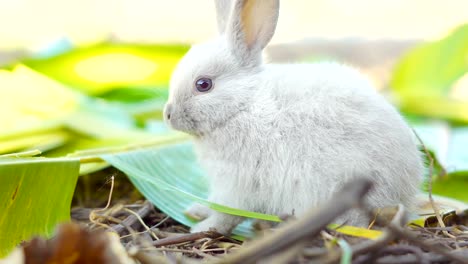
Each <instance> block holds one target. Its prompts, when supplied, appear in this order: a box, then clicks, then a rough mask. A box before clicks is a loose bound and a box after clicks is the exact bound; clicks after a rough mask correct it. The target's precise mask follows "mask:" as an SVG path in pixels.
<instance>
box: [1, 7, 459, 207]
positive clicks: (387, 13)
mask: <svg viewBox="0 0 468 264" xmlns="http://www.w3.org/2000/svg"><path fill="white" fill-rule="evenodd" d="M467 10H468V1H466V0H446V1H438V0H412V1H405V0H378V1H375V0H374V1H373V0H349V1H344V0H287V1H286V0H283V1H282V2H281V12H280V19H279V25H278V28H277V31H276V35H275V36H274V38H273V40H272V43H271V45H270V46H269V47H268V48H267V50H266V56H267V57H268V59H269V60H270V61H273V62H279V63H282V62H313V61H321V60H337V61H340V62H343V63H347V64H350V65H354V66H355V67H357V68H359V69H360V70H361V71H362V72H363V73H365V74H367V76H369V78H370V79H371V80H372V82H373V83H374V84H375V86H376V87H377V89H379V90H380V91H381V92H382V93H384V94H385V95H386V96H387V97H388V98H389V100H391V101H392V103H394V104H395V105H396V106H397V107H398V108H399V109H400V110H401V111H402V113H403V114H404V115H405V117H406V118H407V119H408V120H409V121H410V122H411V124H412V125H413V126H414V127H415V129H416V131H417V132H418V134H419V135H420V136H421V137H422V139H423V141H424V142H425V144H426V145H427V146H428V147H429V149H430V150H431V151H433V152H434V153H435V154H436V157H437V160H436V165H437V166H436V171H435V174H440V175H445V172H446V171H447V172H449V173H451V174H453V175H460V174H463V173H460V172H464V171H468V127H467V126H466V124H468V75H467V71H468V25H467V24H466V23H468V11H467ZM215 34H216V24H215V13H214V6H213V2H212V1H211V0H203V1H202V0H198V1H193V0H177V1H165V0H137V1H130V0H112V1H111V0H99V1H94V0H79V1H78V0H0V67H1V69H0V111H1V112H0V124H1V128H0V154H4V155H5V154H11V153H24V152H26V153H27V152H28V151H32V150H39V151H40V152H41V153H42V154H41V155H43V156H48V157H61V156H65V155H69V154H74V155H75V154H76V153H80V152H82V151H89V150H94V149H96V148H97V149H102V148H104V149H105V148H109V147H122V146H128V145H129V144H139V143H141V142H148V140H153V139H158V138H160V137H164V136H167V135H170V134H171V133H173V132H171V131H169V130H167V128H166V127H165V126H164V125H163V124H162V122H161V110H162V106H163V104H164V102H165V100H166V97H167V85H168V80H169V76H170V73H171V71H172V69H173V67H174V65H175V64H176V63H177V61H178V60H179V59H180V58H181V56H183V54H184V53H185V52H186V51H187V50H188V48H189V45H190V44H192V43H196V42H200V41H204V40H206V39H208V38H210V37H212V36H214V35H215ZM77 151H78V152H77ZM97 168H98V167H93V168H89V169H90V171H92V170H96V169H97ZM463 175H464V176H453V179H455V177H459V178H456V182H457V183H456V184H455V185H457V186H462V187H463V188H465V187H467V186H468V177H467V176H466V175H468V173H464V174H463ZM460 183H461V184H460ZM452 185H453V184H452ZM438 186H440V187H437V186H436V189H437V188H439V189H444V188H448V187H447V186H446V185H443V184H442V185H438ZM460 193H463V192H460ZM457 195H458V194H457ZM457 195H455V196H457ZM461 196H462V194H460V195H459V196H457V197H459V198H460V197H461ZM463 199H466V195H465V198H463Z"/></svg>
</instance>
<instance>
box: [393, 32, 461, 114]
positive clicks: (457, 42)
mask: <svg viewBox="0 0 468 264" xmlns="http://www.w3.org/2000/svg"><path fill="white" fill-rule="evenodd" d="M467 57H468V24H465V25H463V26H461V27H459V28H457V29H455V30H454V31H453V32H452V33H451V34H450V35H448V36H447V37H445V38H443V39H441V40H439V41H435V42H430V43H426V44H422V45H420V46H417V47H416V48H414V49H413V50H411V51H410V52H409V53H408V54H406V56H404V57H403V59H402V60H401V61H400V62H399V63H398V65H397V66H396V68H395V71H394V74H393V77H392V80H391V87H392V89H393V91H394V94H395V95H396V97H397V101H398V102H399V104H400V106H401V109H402V110H403V111H405V112H408V113H413V114H418V115H424V116H429V117H436V118H444V119H450V120H454V121H460V122H465V123H468V102H467V99H462V100H460V99H459V98H452V97H450V96H449V92H450V91H451V90H452V88H453V85H454V83H455V82H456V81H457V80H459V79H460V78H461V77H462V76H464V75H465V74H466V73H467V72H468V60H467V59H466V58H467Z"/></svg>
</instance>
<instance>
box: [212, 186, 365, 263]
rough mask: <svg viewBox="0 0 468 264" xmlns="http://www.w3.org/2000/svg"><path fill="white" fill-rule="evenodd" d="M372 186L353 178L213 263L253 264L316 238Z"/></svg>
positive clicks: (355, 203)
mask: <svg viewBox="0 0 468 264" xmlns="http://www.w3.org/2000/svg"><path fill="white" fill-rule="evenodd" d="M371 185H372V182H371V181H370V180H368V179H365V178H357V179H354V180H353V181H352V182H348V183H346V184H345V186H344V187H343V188H342V189H341V190H340V191H339V192H338V194H337V195H334V196H333V197H332V199H330V200H329V201H328V202H327V203H325V204H323V205H322V206H321V207H319V208H314V209H312V210H310V211H309V212H307V213H306V214H305V215H304V216H303V217H302V218H300V219H297V220H294V221H291V222H289V223H285V225H284V226H283V227H282V228H279V229H278V230H276V231H275V232H274V233H271V234H269V235H266V236H264V237H262V238H260V239H258V240H257V241H256V242H255V243H252V244H251V246H249V247H246V248H243V249H240V250H239V251H237V252H234V253H232V254H230V255H228V256H226V257H225V258H223V259H221V260H219V261H215V263H255V262H256V261H258V260H259V259H261V258H263V257H266V256H270V255H272V254H274V253H276V252H278V251H280V250H285V249H287V248H289V247H291V246H294V245H295V244H296V243H298V242H300V241H303V240H305V239H307V238H310V237H313V236H315V235H317V234H318V233H319V232H320V231H321V230H322V229H323V228H325V227H326V226H327V224H329V223H330V222H331V221H333V220H334V219H335V218H336V217H338V216H339V215H341V214H343V213H344V212H346V211H348V210H349V209H351V208H352V207H353V206H357V205H360V203H361V201H362V199H363V197H364V195H365V194H366V193H367V192H368V191H369V190H370V188H371Z"/></svg>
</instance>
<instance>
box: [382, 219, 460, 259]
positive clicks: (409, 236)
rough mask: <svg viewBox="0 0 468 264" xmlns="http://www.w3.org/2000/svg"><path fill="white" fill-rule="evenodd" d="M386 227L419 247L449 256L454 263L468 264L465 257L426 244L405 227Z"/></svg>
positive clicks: (392, 225) (391, 225)
mask: <svg viewBox="0 0 468 264" xmlns="http://www.w3.org/2000/svg"><path fill="white" fill-rule="evenodd" d="M388 228H389V229H390V230H392V232H393V233H395V234H396V235H397V236H398V237H400V238H403V239H406V240H407V241H409V242H411V243H413V244H415V245H417V246H419V247H421V248H424V249H427V250H429V251H432V252H435V253H437V254H440V255H442V256H445V257H447V258H449V259H450V260H451V261H454V262H455V263H465V264H468V260H467V259H466V258H462V257H460V256H457V255H455V254H452V253H451V252H449V251H447V250H445V249H443V248H442V247H439V246H435V245H431V244H428V243H426V242H424V241H422V240H421V239H420V238H418V237H417V236H415V235H414V234H411V233H410V232H408V230H405V229H403V228H401V227H400V226H396V225H394V224H390V225H389V226H388Z"/></svg>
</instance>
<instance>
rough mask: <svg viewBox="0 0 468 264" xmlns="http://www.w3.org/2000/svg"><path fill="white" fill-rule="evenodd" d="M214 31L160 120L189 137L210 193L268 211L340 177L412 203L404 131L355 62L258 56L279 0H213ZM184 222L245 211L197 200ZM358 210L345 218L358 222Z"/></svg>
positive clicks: (414, 167) (305, 202)
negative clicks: (364, 180) (361, 180)
mask: <svg viewBox="0 0 468 264" xmlns="http://www.w3.org/2000/svg"><path fill="white" fill-rule="evenodd" d="M216 7H217V17H218V27H219V31H220V35H219V37H217V38H216V39H214V40H212V41H210V42H207V43H204V44H199V45H195V46H193V47H192V49H191V50H190V51H189V52H188V53H187V54H186V55H185V57H184V58H183V59H182V60H181V61H180V63H179V64H178V66H177V67H176V69H175V71H174V73H173V75H172V78H171V82H170V92H169V100H168V103H167V104H166V107H165V113H164V116H165V120H166V122H167V123H168V124H169V125H170V126H171V127H172V128H174V129H176V130H180V131H184V132H187V133H189V134H191V135H193V137H194V142H195V148H196V152H197V156H198V159H199V161H200V163H201V164H202V166H203V168H204V169H205V171H206V173H207V174H208V176H209V177H210V181H211V185H210V188H211V193H210V196H209V200H211V201H212V202H216V203H219V204H223V205H226V206H230V207H234V208H240V209H245V210H251V211H256V212H261V213H267V214H284V213H289V214H290V213H292V212H295V214H296V215H298V216H300V215H301V214H302V213H303V212H304V211H306V210H307V209H308V208H311V207H313V206H317V205H318V204H320V203H321V202H323V201H325V200H327V199H329V198H330V197H331V195H333V194H334V192H335V191H336V190H337V189H339V187H340V186H342V184H343V183H345V182H346V181H349V180H351V179H352V178H353V177H356V175H367V176H368V177H370V178H371V179H372V180H373V181H374V182H375V186H374V189H373V191H372V192H371V193H370V195H369V196H368V198H367V202H368V204H369V205H370V206H372V207H373V208H377V207H385V206H392V205H396V204H399V203H402V204H404V205H406V206H411V204H412V201H413V198H414V195H415V194H416V193H417V191H418V188H419V185H420V183H421V179H422V175H423V162H422V158H421V154H420V152H419V150H418V146H417V144H416V142H415V140H414V137H413V134H412V130H411V129H410V128H409V127H408V125H407V124H406V123H405V121H404V120H403V118H402V117H401V116H400V114H399V113H398V112H397V110H396V109H395V108H394V107H393V106H392V105H390V104H389V103H388V102H387V101H386V100H385V99H384V98H383V97H382V96H381V95H379V94H378V93H377V92H376V91H375V90H374V89H373V88H372V87H371V85H370V84H369V83H368V81H367V80H366V79H365V78H363V76H361V75H360V74H359V73H358V72H357V71H355V70H353V69H351V68H348V67H346V66H343V65H340V64H336V63H316V64H286V65H275V64H263V63H262V56H261V53H262V50H263V48H264V47H265V46H266V45H267V44H268V42H269V41H270V39H271V38H272V36H273V33H274V31H275V27H276V22H277V19H278V12H279V0H234V1H228V0H224V1H223V0H222V1H216ZM188 213H189V214H192V215H197V216H199V217H201V218H206V219H205V220H203V221H202V222H200V223H198V224H197V225H196V226H194V227H193V228H192V230H191V231H192V232H198V231H206V230H209V229H211V228H214V229H216V230H217V231H218V232H221V233H229V232H231V230H232V229H233V228H234V227H235V226H236V225H238V224H239V223H240V222H241V221H242V220H243V218H242V217H236V216H232V215H227V214H222V213H219V212H216V211H211V210H210V209H208V208H206V207H203V206H200V205H194V206H193V207H192V208H190V209H189V210H188ZM366 219H367V218H366V217H364V216H362V215H360V214H359V213H358V212H353V213H350V214H348V215H346V216H345V217H344V218H343V220H347V221H348V223H350V224H358V225H365V224H366Z"/></svg>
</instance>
